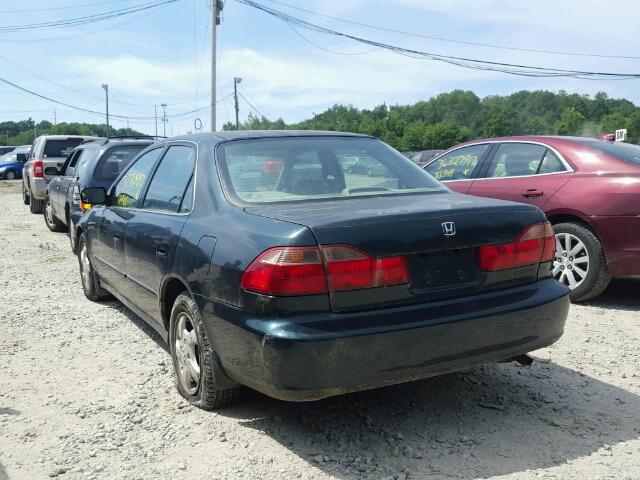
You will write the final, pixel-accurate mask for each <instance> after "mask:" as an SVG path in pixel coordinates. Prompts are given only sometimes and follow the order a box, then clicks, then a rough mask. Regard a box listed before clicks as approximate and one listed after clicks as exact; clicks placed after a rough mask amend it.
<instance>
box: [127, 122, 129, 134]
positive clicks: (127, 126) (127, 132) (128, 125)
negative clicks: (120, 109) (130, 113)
mask: <svg viewBox="0 0 640 480" xmlns="http://www.w3.org/2000/svg"><path fill="white" fill-rule="evenodd" d="M127 135H129V119H128V118H127Z"/></svg>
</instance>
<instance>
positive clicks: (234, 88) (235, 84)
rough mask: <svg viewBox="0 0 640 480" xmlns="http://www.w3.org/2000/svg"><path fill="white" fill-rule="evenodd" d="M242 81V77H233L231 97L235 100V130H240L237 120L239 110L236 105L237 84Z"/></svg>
mask: <svg viewBox="0 0 640 480" xmlns="http://www.w3.org/2000/svg"><path fill="white" fill-rule="evenodd" d="M240 82H242V79H241V78H239V77H233V98H235V100H236V130H240V123H239V122H238V113H239V112H240V107H239V106H238V84H239V83H240Z"/></svg>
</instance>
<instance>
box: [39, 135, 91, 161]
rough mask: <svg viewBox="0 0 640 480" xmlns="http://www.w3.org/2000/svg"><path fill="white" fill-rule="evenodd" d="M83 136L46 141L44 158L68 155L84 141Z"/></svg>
mask: <svg viewBox="0 0 640 480" xmlns="http://www.w3.org/2000/svg"><path fill="white" fill-rule="evenodd" d="M83 140H84V139H82V138H63V139H60V140H54V139H49V140H46V141H45V143H44V154H43V155H44V158H49V157H65V158H66V157H67V155H69V153H71V150H73V149H74V148H76V147H77V146H78V145H80V144H81V143H82V141H83Z"/></svg>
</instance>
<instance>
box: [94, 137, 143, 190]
mask: <svg viewBox="0 0 640 480" xmlns="http://www.w3.org/2000/svg"><path fill="white" fill-rule="evenodd" d="M145 148H146V145H130V146H120V147H115V148H112V149H110V150H108V151H107V152H106V153H105V154H104V155H103V156H102V158H101V159H100V160H99V161H98V164H97V165H96V169H95V172H94V177H95V179H96V180H99V181H104V182H113V181H114V180H115V179H116V178H118V175H120V173H122V171H123V170H124V169H125V167H126V166H127V165H129V163H131V160H133V159H134V158H135V157H136V155H138V154H139V153H140V152H141V151H142V150H144V149H145Z"/></svg>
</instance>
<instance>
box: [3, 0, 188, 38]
mask: <svg viewBox="0 0 640 480" xmlns="http://www.w3.org/2000/svg"><path fill="white" fill-rule="evenodd" d="M178 1H180V0H162V1H157V0H156V1H153V2H149V3H144V4H140V5H135V6H133V7H126V8H121V9H118V10H111V11H108V12H102V13H96V14H93V15H85V16H82V17H75V18H67V19H63V20H55V21H51V22H41V23H30V24H22V25H5V26H0V32H19V31H26V30H39V29H45V28H56V27H73V26H78V25H86V24H89V23H95V22H101V21H104V20H110V19H112V18H117V17H122V16H124V15H130V14H132V13H137V12H141V11H144V10H149V9H152V8H156V7H160V6H162V5H167V4H169V3H175V2H178Z"/></svg>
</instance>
